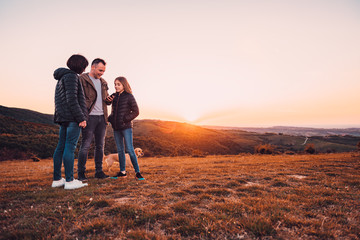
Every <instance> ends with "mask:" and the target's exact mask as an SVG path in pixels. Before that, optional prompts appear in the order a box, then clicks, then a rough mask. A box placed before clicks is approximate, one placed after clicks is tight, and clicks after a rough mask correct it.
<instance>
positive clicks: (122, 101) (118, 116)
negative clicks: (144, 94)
mask: <svg viewBox="0 0 360 240" xmlns="http://www.w3.org/2000/svg"><path fill="white" fill-rule="evenodd" d="M138 115H139V107H138V105H137V103H136V100H135V98H134V96H133V95H132V94H131V93H127V92H125V91H124V92H122V93H121V94H119V93H116V95H115V97H114V99H113V101H112V105H111V114H110V116H109V122H110V123H111V126H112V127H113V129H114V130H124V129H128V128H132V126H133V125H132V120H134V119H135V118H136V117H137V116H138Z"/></svg>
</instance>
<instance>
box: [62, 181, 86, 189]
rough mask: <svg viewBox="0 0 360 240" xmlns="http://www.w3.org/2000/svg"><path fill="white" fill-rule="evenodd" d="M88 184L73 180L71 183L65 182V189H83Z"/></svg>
mask: <svg viewBox="0 0 360 240" xmlns="http://www.w3.org/2000/svg"><path fill="white" fill-rule="evenodd" d="M87 185H88V184H87V183H83V182H81V181H79V180H77V179H74V180H72V181H71V182H65V187H64V189H68V190H70V189H77V188H82V187H85V186H87Z"/></svg>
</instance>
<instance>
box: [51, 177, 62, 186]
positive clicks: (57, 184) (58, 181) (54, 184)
mask: <svg viewBox="0 0 360 240" xmlns="http://www.w3.org/2000/svg"><path fill="white" fill-rule="evenodd" d="M64 185H65V179H64V178H62V179H60V180H57V181H53V182H52V184H51V187H62V186H64Z"/></svg>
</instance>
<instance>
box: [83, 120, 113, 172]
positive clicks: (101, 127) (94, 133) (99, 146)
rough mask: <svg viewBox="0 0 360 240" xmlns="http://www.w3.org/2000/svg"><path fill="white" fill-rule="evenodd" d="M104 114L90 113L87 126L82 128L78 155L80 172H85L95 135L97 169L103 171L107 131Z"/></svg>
mask: <svg viewBox="0 0 360 240" xmlns="http://www.w3.org/2000/svg"><path fill="white" fill-rule="evenodd" d="M106 126H107V124H106V122H105V118H104V115H96V116H95V115H90V116H89V120H88V122H87V125H86V128H83V129H82V140H81V146H80V150H79V157H78V173H85V170H86V161H87V157H88V152H89V149H90V144H91V142H92V140H93V138H94V137H95V157H94V159H95V171H96V173H99V172H102V162H103V157H104V142H105V133H106Z"/></svg>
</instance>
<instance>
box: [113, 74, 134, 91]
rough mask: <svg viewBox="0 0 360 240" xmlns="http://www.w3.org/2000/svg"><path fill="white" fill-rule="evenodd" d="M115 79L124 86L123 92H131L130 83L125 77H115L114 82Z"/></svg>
mask: <svg viewBox="0 0 360 240" xmlns="http://www.w3.org/2000/svg"><path fill="white" fill-rule="evenodd" d="M115 81H119V82H120V83H121V84H122V85H123V86H124V91H125V92H127V93H132V90H131V87H130V84H129V82H128V80H127V79H126V78H125V77H117V78H115V80H114V82H115Z"/></svg>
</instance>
